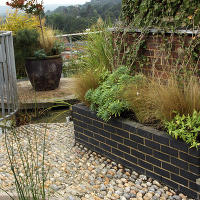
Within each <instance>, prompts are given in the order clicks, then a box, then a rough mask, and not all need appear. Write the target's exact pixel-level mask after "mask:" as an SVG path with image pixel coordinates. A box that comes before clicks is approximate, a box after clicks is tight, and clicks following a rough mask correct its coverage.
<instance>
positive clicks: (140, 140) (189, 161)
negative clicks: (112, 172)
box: [72, 103, 200, 200]
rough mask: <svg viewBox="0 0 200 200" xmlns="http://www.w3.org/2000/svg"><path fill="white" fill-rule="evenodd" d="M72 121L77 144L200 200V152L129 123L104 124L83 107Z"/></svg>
mask: <svg viewBox="0 0 200 200" xmlns="http://www.w3.org/2000/svg"><path fill="white" fill-rule="evenodd" d="M72 117H73V122H74V130H75V140H76V142H78V143H81V144H83V145H85V146H86V147H87V148H89V149H91V150H92V151H95V152H97V153H99V154H101V155H103V156H106V157H107V158H109V159H111V160H113V161H115V162H117V163H121V164H122V165H124V166H126V167H128V168H131V169H133V170H134V171H137V172H139V173H143V174H145V175H147V176H148V177H152V178H154V179H157V180H159V181H160V182H162V183H163V184H165V185H168V186H169V187H171V188H173V189H174V190H178V191H180V192H182V193H184V194H186V195H187V196H188V197H191V198H195V199H197V200H200V184H199V181H200V150H196V149H195V148H192V149H190V148H189V146H188V145H187V144H186V143H184V142H182V141H177V140H175V139H173V138H172V137H171V136H169V135H167V134H166V133H165V132H162V131H158V130H156V129H154V128H152V127H147V126H144V125H142V124H139V123H136V122H134V121H130V120H128V119H111V120H110V121H108V122H104V121H103V120H101V119H99V118H98V117H97V116H96V113H95V112H92V111H90V110H89V108H88V107H87V106H85V105H84V104H82V103H81V104H76V105H73V106H72Z"/></svg>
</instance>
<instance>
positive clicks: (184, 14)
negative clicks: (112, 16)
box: [122, 0, 200, 29]
mask: <svg viewBox="0 0 200 200" xmlns="http://www.w3.org/2000/svg"><path fill="white" fill-rule="evenodd" d="M122 15H123V17H124V19H125V21H126V23H127V24H129V25H130V24H132V23H133V24H134V26H137V27H139V28H141V27H147V26H153V27H157V26H162V27H168V28H170V29H172V28H173V29H174V28H191V27H194V26H195V27H198V26H199V25H200V2H199V1H198V0H122Z"/></svg>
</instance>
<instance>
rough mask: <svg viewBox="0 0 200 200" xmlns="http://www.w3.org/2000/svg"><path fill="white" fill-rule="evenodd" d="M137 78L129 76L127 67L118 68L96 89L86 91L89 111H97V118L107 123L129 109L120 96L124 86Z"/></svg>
mask: <svg viewBox="0 0 200 200" xmlns="http://www.w3.org/2000/svg"><path fill="white" fill-rule="evenodd" d="M138 78H140V76H131V75H130V71H129V69H128V68H127V67H125V66H122V67H119V68H118V69H117V70H115V71H114V72H113V73H111V74H110V75H109V76H108V77H107V78H106V80H105V81H104V82H103V83H102V84H101V85H100V86H99V87H98V88H97V89H95V90H94V89H90V90H88V92H87V93H86V95H85V98H86V100H87V101H88V102H89V103H90V104H91V105H90V107H91V109H92V110H94V111H97V116H98V117H100V118H102V119H103V120H104V121H108V120H109V119H110V118H111V117H112V116H115V117H117V116H120V114H121V113H122V112H123V111H125V110H127V109H129V105H128V103H127V101H126V100H124V99H122V98H120V94H121V91H122V90H123V88H124V86H125V85H126V84H128V83H131V82H133V81H136V80H137V79H138Z"/></svg>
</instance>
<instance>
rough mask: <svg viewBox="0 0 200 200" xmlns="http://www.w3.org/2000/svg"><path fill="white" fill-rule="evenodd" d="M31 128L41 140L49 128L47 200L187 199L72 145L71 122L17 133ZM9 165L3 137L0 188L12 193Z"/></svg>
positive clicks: (32, 126)
mask: <svg viewBox="0 0 200 200" xmlns="http://www.w3.org/2000/svg"><path fill="white" fill-rule="evenodd" d="M44 127H45V128H44ZM33 129H34V130H37V132H38V135H39V136H41V137H42V136H43V133H44V130H45V129H48V134H47V136H46V143H47V149H46V151H47V152H46V153H47V155H48V156H46V163H47V165H48V167H49V169H50V171H49V179H48V180H47V182H46V188H48V194H49V196H50V200H80V199H81V200H101V199H102V200H103V199H105V200H110V199H112V200H115V199H116V200H117V199H119V200H173V199H174V200H181V199H183V200H188V198H187V197H186V196H185V195H183V194H178V193H176V191H174V190H172V189H170V188H168V187H167V186H164V185H162V184H161V183H159V182H158V181H156V180H153V179H152V178H148V177H146V176H145V175H142V174H138V173H136V172H135V171H131V170H130V169H127V168H124V167H123V166H122V165H120V164H117V163H115V162H112V161H111V160H109V159H107V158H105V157H103V156H100V155H98V154H97V153H95V152H92V151H90V150H88V149H87V148H85V147H83V146H82V145H79V144H75V140H74V134H73V132H74V130H73V123H72V122H69V123H67V124H64V123H63V124H61V123H56V124H48V125H47V126H46V124H36V125H26V126H23V127H20V128H19V131H20V132H22V133H23V132H27V131H28V132H30V133H31V131H32V130H33ZM8 163H9V162H8V158H7V153H6V148H5V144H4V136H3V135H1V136H0V188H2V189H4V190H6V191H7V192H9V193H15V186H14V179H13V176H12V173H11V171H10V168H9V164H8ZM0 195H2V196H3V195H4V196H5V193H4V194H3V192H0ZM0 199H1V196H0Z"/></svg>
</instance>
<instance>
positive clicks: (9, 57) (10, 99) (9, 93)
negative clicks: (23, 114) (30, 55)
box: [0, 31, 18, 121]
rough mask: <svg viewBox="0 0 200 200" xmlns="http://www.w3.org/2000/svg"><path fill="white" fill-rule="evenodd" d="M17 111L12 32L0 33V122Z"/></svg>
mask: <svg viewBox="0 0 200 200" xmlns="http://www.w3.org/2000/svg"><path fill="white" fill-rule="evenodd" d="M17 110H18V97H17V79H16V69H15V57H14V48H13V37H12V32H10V31H3V32H2V31H0V121H2V120H4V119H6V118H8V117H10V116H12V115H14V114H15V113H16V112H17Z"/></svg>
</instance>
